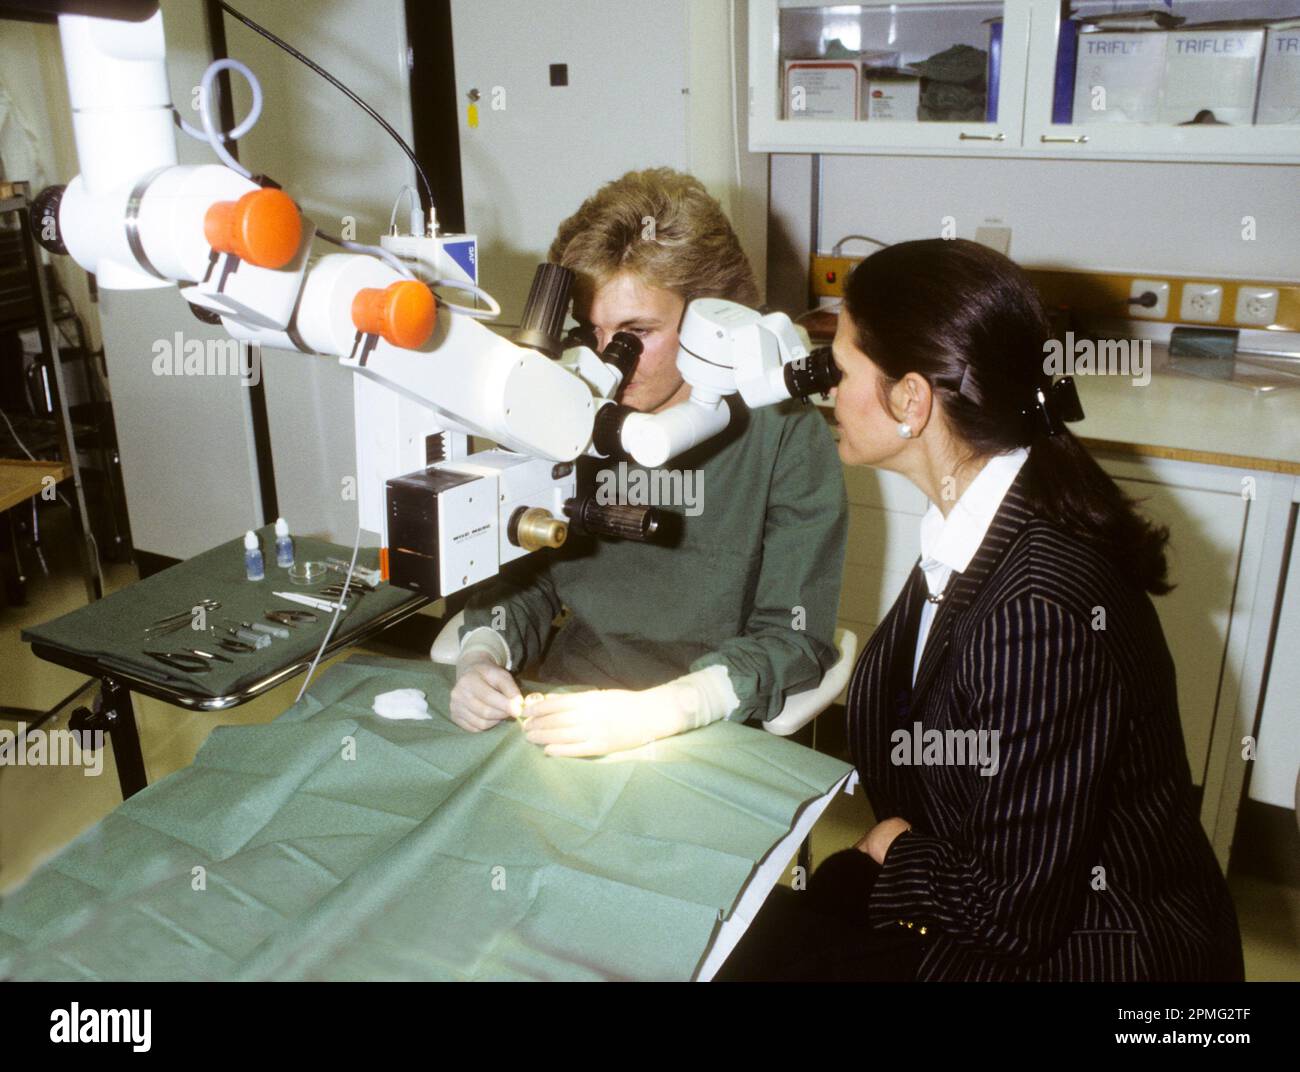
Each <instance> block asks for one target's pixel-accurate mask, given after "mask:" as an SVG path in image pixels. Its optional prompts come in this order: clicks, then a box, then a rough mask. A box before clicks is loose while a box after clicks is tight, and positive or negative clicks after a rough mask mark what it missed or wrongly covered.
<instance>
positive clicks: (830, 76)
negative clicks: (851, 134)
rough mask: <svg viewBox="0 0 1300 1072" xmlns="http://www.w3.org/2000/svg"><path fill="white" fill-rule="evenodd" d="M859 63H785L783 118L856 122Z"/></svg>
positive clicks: (816, 61)
mask: <svg viewBox="0 0 1300 1072" xmlns="http://www.w3.org/2000/svg"><path fill="white" fill-rule="evenodd" d="M861 72H862V64H861V63H859V62H858V61H857V60H786V61H785V118H786V119H850V120H852V119H857V118H858V114H859V113H858V102H859V97H860V96H861V93H860V91H859V89H858V85H859V81H860V79H861V77H862V74H861Z"/></svg>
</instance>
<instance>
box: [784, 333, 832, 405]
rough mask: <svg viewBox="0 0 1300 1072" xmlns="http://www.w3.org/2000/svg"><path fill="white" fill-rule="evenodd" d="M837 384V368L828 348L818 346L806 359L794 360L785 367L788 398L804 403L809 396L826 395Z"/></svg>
mask: <svg viewBox="0 0 1300 1072" xmlns="http://www.w3.org/2000/svg"><path fill="white" fill-rule="evenodd" d="M839 382H840V370H839V366H838V365H836V364H835V360H834V358H832V357H831V348H830V347H829V346H819V347H818V348H817V349H816V350H814V351H813V352H812V353H810V354H809V355H808V356H807V357H800V358H796V359H795V360H794V361H791V362H789V363H788V364H787V365H786V366H785V386H786V389H787V390H788V391H789V392H790V397H791V398H798V399H800V400H801V401H804V402H807V401H808V396H809V395H813V394H820V395H823V396H824V395H826V394H827V393H829V391H830V389H831V388H832V387H834V386H835V385H836V384H838V383H839Z"/></svg>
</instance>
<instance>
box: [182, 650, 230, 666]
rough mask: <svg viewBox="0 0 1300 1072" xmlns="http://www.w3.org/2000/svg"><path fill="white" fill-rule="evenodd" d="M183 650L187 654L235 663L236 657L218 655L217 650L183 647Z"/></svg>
mask: <svg viewBox="0 0 1300 1072" xmlns="http://www.w3.org/2000/svg"><path fill="white" fill-rule="evenodd" d="M181 651H182V652H183V653H184V654H186V655H197V656H198V657H199V658H200V659H207V660H209V661H215V662H223V663H233V662H234V661H235V660H234V659H227V658H226V657H225V656H224V655H217V654H216V653H215V652H211V651H204V650H203V649H202V648H181Z"/></svg>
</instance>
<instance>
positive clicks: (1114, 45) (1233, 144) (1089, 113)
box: [1025, 0, 1300, 162]
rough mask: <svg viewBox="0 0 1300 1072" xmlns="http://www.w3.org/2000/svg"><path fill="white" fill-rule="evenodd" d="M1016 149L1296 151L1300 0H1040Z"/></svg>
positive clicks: (1183, 154)
mask: <svg viewBox="0 0 1300 1072" xmlns="http://www.w3.org/2000/svg"><path fill="white" fill-rule="evenodd" d="M1032 17H1033V30H1032V40H1031V43H1030V50H1029V51H1030V60H1029V81H1028V87H1027V90H1026V104H1025V120H1026V121H1025V148H1026V149H1027V150H1031V151H1040V152H1045V153H1051V154H1053V155H1075V154H1077V155H1099V156H1119V157H1126V156H1132V157H1140V158H1147V159H1151V158H1156V159H1159V158H1163V157H1169V158H1176V159H1210V160H1219V159H1222V160H1233V161H1243V162H1245V161H1250V160H1260V161H1276V160H1288V159H1292V160H1293V159H1300V0H1168V2H1165V0H1160V2H1153V0H1071V2H1058V0H1039V2H1038V3H1037V4H1036V5H1035V7H1034V11H1033V16H1032Z"/></svg>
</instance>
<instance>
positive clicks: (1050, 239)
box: [771, 155, 1300, 306]
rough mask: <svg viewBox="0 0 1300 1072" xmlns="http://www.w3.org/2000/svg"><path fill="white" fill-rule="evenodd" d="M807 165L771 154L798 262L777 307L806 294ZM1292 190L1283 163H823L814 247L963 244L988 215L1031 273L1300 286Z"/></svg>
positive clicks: (871, 159)
mask: <svg viewBox="0 0 1300 1072" xmlns="http://www.w3.org/2000/svg"><path fill="white" fill-rule="evenodd" d="M814 170H815V169H814V167H813V160H812V158H810V157H807V156H797V155H789V156H774V157H773V162H772V190H771V216H772V218H771V225H772V228H773V231H774V235H775V233H777V232H779V233H781V234H783V235H787V236H789V243H790V244H789V251H790V252H789V255H790V257H791V258H792V259H793V261H794V262H795V263H794V265H793V266H787V267H785V268H784V269H783V270H782V269H774V272H775V277H776V278H775V279H774V282H776V281H777V280H779V281H780V283H781V291H780V293H779V294H778V295H774V297H776V298H778V299H779V301H780V303H781V304H782V305H783V306H785V305H788V304H789V303H791V302H794V303H796V304H797V303H798V302H801V301H802V300H803V297H804V292H805V291H806V277H807V265H808V260H807V259H808V255H809V252H810V249H809V241H808V234H809V222H810V217H809V209H808V206H809V203H810V201H811V196H812V180H811V178H810V176H811V174H812V173H813V172H814ZM1298 193H1300V167H1296V166H1288V165H1250V164H1196V163H1186V164H1183V163H1137V162H1128V161H1091V162H1089V161H1079V160H997V159H983V158H960V157H896V156H838V155H836V156H831V155H827V156H824V157H822V185H821V218H820V223H821V231H820V234H821V246H822V252H829V250H830V247H831V246H832V244H833V243H834V242H835V241H836V240H837V239H839V238H840V237H842V236H843V235H846V234H851V233H863V234H868V235H871V236H873V237H875V238H879V239H881V240H882V241H885V242H898V241H903V240H906V239H913V238H928V237H937V236H938V235H939V231H940V227H941V226H942V220H943V217H945V216H952V217H953V218H954V219H955V220H956V226H957V233H958V235H959V236H960V237H963V238H973V237H974V236H975V229H976V227H977V226H979V225H980V224H982V223H984V222H986V221H989V220H996V221H998V222H999V223H1000V224H1001V225H1003V226H1008V227H1010V228H1011V230H1012V238H1011V256H1012V257H1013V258H1014V259H1015V260H1016V261H1018V262H1019V263H1021V264H1023V265H1026V266H1031V267H1041V268H1046V267H1058V268H1074V269H1080V270H1093V271H1106V270H1109V271H1121V272H1137V271H1141V272H1153V273H1164V274H1171V275H1199V274H1206V275H1212V276H1215V277H1219V276H1227V277H1238V278H1257V279H1265V280H1279V281H1286V280H1297V279H1300V256H1298V255H1297V245H1296V227H1295V205H1296V199H1297V194H1298ZM1245 216H1252V217H1254V219H1255V228H1256V238H1255V239H1254V240H1253V241H1246V240H1244V239H1243V237H1242V218H1243V217H1245ZM771 240H772V241H774V242H775V237H773V238H772V239H771ZM863 249H864V247H863V246H862V245H861V244H855V245H853V246H850V247H848V252H854V253H856V252H861V251H863ZM796 276H797V277H798V279H799V280H803V288H804V289H803V290H800V291H798V292H795V291H794V290H793V288H794V286H795V285H796V284H797V281H796V279H795V277H796Z"/></svg>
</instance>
